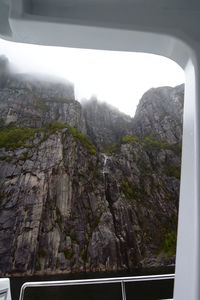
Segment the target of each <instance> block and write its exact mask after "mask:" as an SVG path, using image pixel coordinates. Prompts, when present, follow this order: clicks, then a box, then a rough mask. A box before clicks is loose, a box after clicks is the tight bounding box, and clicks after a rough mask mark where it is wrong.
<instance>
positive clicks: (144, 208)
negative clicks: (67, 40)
mask: <svg viewBox="0 0 200 300" xmlns="http://www.w3.org/2000/svg"><path fill="white" fill-rule="evenodd" d="M14 77H15V76H14ZM14 77H12V85H9V80H8V81H7V82H8V85H6V82H5V80H4V83H3V85H2V86H1V88H0V115H1V121H0V126H1V127H0V168H1V172H0V270H1V271H0V272H1V275H2V276H4V275H9V276H10V275H33V274H38V275H41V274H60V273H65V274H66V273H77V272H102V271H103V272H112V271H128V272H131V271H133V270H135V269H138V268H143V267H161V266H169V265H173V264H174V263H175V250H176V227H177V216H178V200H179V184H180V167H181V141H182V135H181V132H182V111H183V94H184V86H181V87H180V86H179V87H177V88H172V89H170V92H166V89H165V92H164V94H163V93H161V94H162V96H159V97H158V96H157V91H158V90H157V89H156V90H154V94H153V95H155V97H154V96H153V95H152V91H150V92H149V93H151V95H152V96H151V97H149V94H147V96H148V97H146V95H145V96H144V98H142V99H143V100H141V102H140V104H141V108H140V104H139V106H138V107H139V108H138V110H137V114H136V118H134V119H132V118H130V117H129V116H125V115H124V114H122V113H120V112H119V113H117V111H116V110H114V109H113V108H112V107H109V106H108V105H107V104H103V105H102V104H100V103H98V102H97V101H96V102H95V101H93V100H94V99H93V100H91V101H93V102H94V103H93V104H92V105H91V102H88V103H89V104H88V103H87V105H85V106H81V104H80V103H78V102H77V101H76V100H75V99H74V92H73V85H70V83H69V84H68V85H69V86H68V87H69V91H66V93H65V94H64V95H63V94H62V92H63V90H62V88H61V94H62V95H63V97H61V98H60V97H58V98H57V95H58V93H59V91H60V90H59V88H58V86H57V89H58V90H57V91H53V92H52V94H49V93H50V92H51V90H52V87H53V85H52V83H50V84H51V89H50V90H48V92H47V94H46V95H44V93H45V92H44V91H46V88H45V87H46V85H45V86H41V85H42V84H43V83H42V82H40V83H39V88H38V89H37V86H36V87H34V93H33V90H32V88H30V86H28V87H27V86H26V88H25V89H24V88H22V83H20V84H19V82H18V81H17V82H16V86H15V79H13V78H14ZM15 78H16V77H15ZM47 86H48V85H47ZM160 89H161V91H162V88H160ZM64 90H65V89H64ZM158 94H159V95H160V93H158ZM66 95H69V96H68V97H67V96H66ZM72 96H73V97H72ZM164 97H165V98H164ZM147 100H148V101H149V102H148V105H147V107H145V106H144V103H143V102H145V101H147ZM165 100H166V102H167V105H162V103H160V102H162V101H163V102H164V101H165ZM169 102H170V103H171V106H172V107H171V108H169V107H168V106H169ZM155 103H158V104H159V105H158V104H157V105H156V104H155ZM149 108H151V109H149ZM155 108H157V110H155ZM158 108H159V109H158ZM161 110H162V111H161ZM163 114H165V116H164V121H163V117H162V116H163ZM34 118H35V119H34ZM173 118H174V119H173ZM153 119H155V124H154V125H152V126H151V127H149V123H150V121H151V124H152V121H153ZM33 120H34V121H33ZM172 121H173V122H172ZM162 122H163V123H162ZM171 122H172V125H173V126H172V127H170V123H171ZM102 124H103V125H102ZM159 125H160V126H159ZM149 129H151V130H149Z"/></svg>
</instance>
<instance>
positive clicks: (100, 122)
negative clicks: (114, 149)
mask: <svg viewBox="0 0 200 300" xmlns="http://www.w3.org/2000/svg"><path fill="white" fill-rule="evenodd" d="M82 107H83V113H84V116H85V120H86V126H87V134H88V136H89V137H90V138H91V139H92V141H93V143H94V144H95V145H96V146H98V148H101V149H102V148H103V147H105V146H111V145H112V144H114V143H116V142H117V141H119V140H120V139H121V138H122V137H123V136H124V135H127V134H130V133H131V124H132V118H131V117H130V116H127V115H125V114H123V113H121V112H120V111H119V110H118V109H116V108H115V107H112V106H111V105H108V104H107V103H100V102H99V101H98V100H97V99H96V98H95V97H93V98H91V99H90V100H89V101H83V102H82Z"/></svg>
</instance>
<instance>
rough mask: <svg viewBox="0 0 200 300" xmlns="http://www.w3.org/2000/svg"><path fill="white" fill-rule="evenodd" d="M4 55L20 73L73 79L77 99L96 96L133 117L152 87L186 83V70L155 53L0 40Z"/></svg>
mask: <svg viewBox="0 0 200 300" xmlns="http://www.w3.org/2000/svg"><path fill="white" fill-rule="evenodd" d="M1 54H4V55H6V56H7V57H8V59H9V60H10V62H11V63H12V64H13V65H14V67H15V69H16V70H17V71H18V72H20V73H42V74H50V75H53V76H57V77H61V78H66V79H68V80H69V81H71V82H73V83H74V85H75V95H76V99H77V100H80V99H81V98H87V99H89V98H90V97H91V96H93V95H96V96H97V98H98V99H99V100H101V101H106V102H108V103H110V104H112V105H113V106H116V107H118V108H119V110H120V111H123V112H125V113H127V114H129V115H132V116H133V115H134V113H135V110H136V107H137V104H138V102H139V100H140V98H141V97H142V95H143V94H144V93H145V92H146V91H147V90H148V89H150V88H152V87H158V86H176V85H178V84H181V83H183V82H184V72H183V70H182V69H181V68H180V67H179V66H178V65H177V64H176V63H174V62H173V61H171V60H169V59H167V58H164V57H161V56H156V55H151V54H143V53H131V52H114V51H102V50H87V49H72V48H61V47H47V46H37V45H27V44H18V43H13V42H7V41H4V40H1V39H0V55H1Z"/></svg>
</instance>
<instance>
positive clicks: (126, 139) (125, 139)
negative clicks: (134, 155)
mask: <svg viewBox="0 0 200 300" xmlns="http://www.w3.org/2000/svg"><path fill="white" fill-rule="evenodd" d="M138 140H139V138H138V137H137V136H136V135H125V136H124V137H123V138H122V141H121V143H122V144H126V143H129V144H134V143H135V142H137V141H138Z"/></svg>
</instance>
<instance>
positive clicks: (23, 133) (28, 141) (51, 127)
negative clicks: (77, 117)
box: [0, 121, 95, 160]
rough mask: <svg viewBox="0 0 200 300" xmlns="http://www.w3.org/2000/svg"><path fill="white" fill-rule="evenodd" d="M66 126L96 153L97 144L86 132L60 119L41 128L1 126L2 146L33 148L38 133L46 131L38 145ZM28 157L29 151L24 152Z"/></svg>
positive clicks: (13, 125)
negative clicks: (95, 144) (92, 141)
mask: <svg viewBox="0 0 200 300" xmlns="http://www.w3.org/2000/svg"><path fill="white" fill-rule="evenodd" d="M64 128H68V130H69V132H70V133H71V134H72V135H73V137H74V138H75V139H76V140H77V141H79V142H80V143H81V144H82V145H83V146H84V147H85V148H86V149H87V150H88V151H89V152H90V153H91V154H94V153H95V146H94V145H93V144H92V143H91V141H90V140H89V138H88V137H87V136H86V135H85V134H83V133H82V132H81V131H79V130H78V129H76V128H74V127H72V126H69V125H66V124H64V123H62V122H59V121H56V122H52V123H49V124H45V125H44V126H43V127H41V128H29V127H20V126H17V125H15V124H11V125H7V126H3V127H1V128H0V148H3V147H5V148H6V150H8V149H11V150H14V149H17V148H20V147H27V148H31V147H33V146H34V145H33V140H34V138H35V137H36V135H37V134H40V133H44V135H43V137H42V138H41V139H40V140H39V142H38V144H37V146H38V145H40V144H41V142H43V141H45V140H46V139H48V137H49V136H50V135H51V134H53V133H55V132H56V131H60V130H62V129H64ZM26 158H28V153H24V156H23V159H24V160H25V159H26ZM1 160H7V157H2V158H1Z"/></svg>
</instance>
